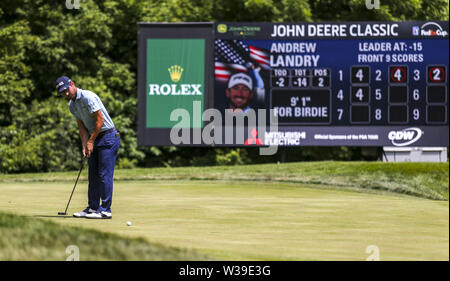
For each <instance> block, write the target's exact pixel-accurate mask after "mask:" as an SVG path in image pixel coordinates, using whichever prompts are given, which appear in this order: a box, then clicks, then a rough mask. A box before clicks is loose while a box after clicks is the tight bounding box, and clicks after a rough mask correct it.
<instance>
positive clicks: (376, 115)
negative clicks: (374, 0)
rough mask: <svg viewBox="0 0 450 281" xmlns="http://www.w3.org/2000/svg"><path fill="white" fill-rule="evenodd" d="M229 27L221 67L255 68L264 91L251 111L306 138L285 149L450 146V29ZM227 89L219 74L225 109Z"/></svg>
mask: <svg viewBox="0 0 450 281" xmlns="http://www.w3.org/2000/svg"><path fill="white" fill-rule="evenodd" d="M223 26H226V27H227V28H226V30H227V32H222V33H219V32H216V35H215V37H216V39H215V42H216V46H215V50H216V53H215V61H216V63H217V62H219V63H221V64H229V65H232V64H236V63H240V64H241V65H242V66H246V68H247V71H244V72H245V73H246V74H248V75H249V76H250V77H252V78H253V79H255V80H257V79H260V80H262V81H263V83H260V84H264V86H263V87H264V88H263V89H256V90H260V91H263V92H264V99H261V98H260V99H259V101H258V102H255V101H254V102H253V103H252V102H249V104H248V105H249V106H250V107H251V108H255V110H256V108H258V109H259V108H265V109H270V110H272V111H273V113H272V115H275V116H276V117H277V125H278V128H277V131H278V132H280V133H281V132H288V133H299V134H297V135H302V136H304V137H303V139H301V140H300V141H296V142H293V141H289V140H286V139H283V140H281V141H280V142H279V143H280V144H281V145H284V144H285V143H295V144H296V145H355V146H356V145H358V146H389V145H397V146H405V145H416V146H448V116H449V112H448V62H449V58H448V51H449V41H448V22H399V23H395V22H387V23H386V22H385V23H381V22H357V23H298V24H291V23H286V24H283V23H281V24H280V23H276V24H275V23H274V24H257V23H256V24H255V23H242V24H240V23H223V24H222V23H219V24H217V25H216V28H219V27H221V28H222V30H223ZM246 50H250V51H249V54H248V55H247V54H246ZM254 68H258V69H259V72H258V73H255V71H254V70H253V69H254ZM229 70H230V76H231V75H233V73H236V72H240V71H242V70H241V69H233V68H232V67H230V68H229ZM226 87H227V85H226V81H224V80H223V79H222V80H221V79H218V77H217V75H216V80H215V107H216V108H220V107H228V105H227V104H226V102H225V101H224V100H223V99H221V97H220V95H221V92H222V93H223V92H224V91H225V90H224V89H225V88H226ZM266 135H267V134H266ZM401 138H404V139H403V140H401Z"/></svg>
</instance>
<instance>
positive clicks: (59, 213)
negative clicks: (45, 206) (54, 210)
mask: <svg viewBox="0 0 450 281" xmlns="http://www.w3.org/2000/svg"><path fill="white" fill-rule="evenodd" d="M65 215H67V213H65V212H58V216H65Z"/></svg>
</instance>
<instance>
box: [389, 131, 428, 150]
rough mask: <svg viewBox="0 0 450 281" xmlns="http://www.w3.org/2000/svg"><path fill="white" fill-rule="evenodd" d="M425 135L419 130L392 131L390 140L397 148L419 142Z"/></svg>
mask: <svg viewBox="0 0 450 281" xmlns="http://www.w3.org/2000/svg"><path fill="white" fill-rule="evenodd" d="M422 135H423V131H422V130H421V129H419V128H407V129H403V130H401V131H390V132H389V133H388V138H389V140H390V141H391V142H392V144H393V145H395V146H407V145H410V144H413V143H415V142H416V141H418V140H419V139H420V138H421V137H422Z"/></svg>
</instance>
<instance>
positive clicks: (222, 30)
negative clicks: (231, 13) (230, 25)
mask: <svg viewBox="0 0 450 281" xmlns="http://www.w3.org/2000/svg"><path fill="white" fill-rule="evenodd" d="M217 31H218V32H219V33H225V32H227V25H226V24H219V25H217Z"/></svg>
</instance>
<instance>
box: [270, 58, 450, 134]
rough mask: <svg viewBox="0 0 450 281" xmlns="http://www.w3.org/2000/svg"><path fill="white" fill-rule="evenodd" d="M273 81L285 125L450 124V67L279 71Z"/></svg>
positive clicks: (277, 108)
mask: <svg viewBox="0 0 450 281" xmlns="http://www.w3.org/2000/svg"><path fill="white" fill-rule="evenodd" d="M346 72H347V73H348V75H345V74H344V73H346ZM333 75H334V76H335V77H334V78H333V79H332V76H333ZM346 78H347V81H346V80H345V79H346ZM332 80H333V81H334V82H335V85H334V87H333V88H332V87H331V81H332ZM270 81H271V108H272V109H273V110H274V113H275V114H276V115H277V117H278V121H279V122H280V124H301V125H308V124H309V125H320V124H324V125H329V124H336V125H339V124H343V125H367V124H383V125H404V124H410V123H411V124H424V125H425V124H426V125H443V124H444V125H445V124H448V120H447V116H448V107H447V105H448V101H447V99H448V91H447V66H446V65H424V66H423V65H408V64H402V65H400V64H395V65H387V66H385V67H384V68H382V67H380V66H378V65H351V66H350V69H348V70H345V69H337V71H336V73H335V74H333V73H332V70H331V68H294V69H287V68H276V69H272V70H271V78H270ZM333 107H334V108H333Z"/></svg>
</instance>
